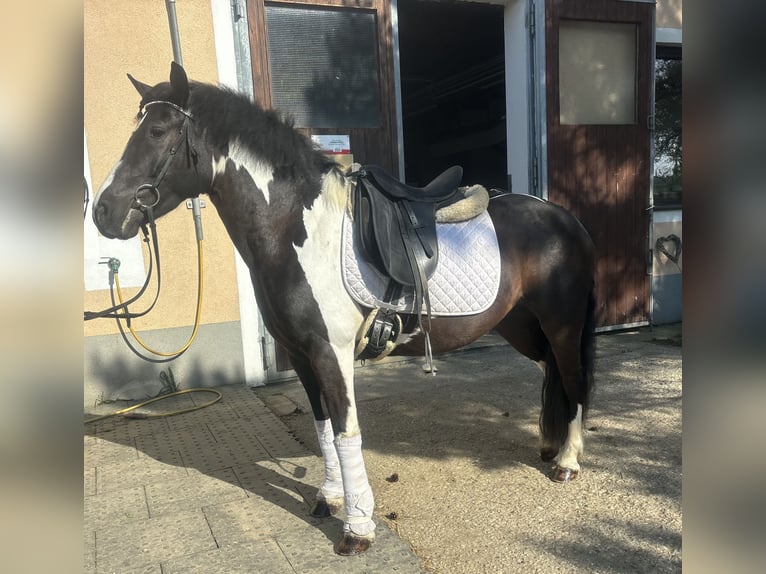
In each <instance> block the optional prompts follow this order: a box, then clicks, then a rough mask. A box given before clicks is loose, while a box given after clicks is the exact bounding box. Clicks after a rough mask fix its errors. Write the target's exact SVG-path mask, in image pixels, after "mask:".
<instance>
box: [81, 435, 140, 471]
mask: <svg viewBox="0 0 766 574" xmlns="http://www.w3.org/2000/svg"><path fill="white" fill-rule="evenodd" d="M90 438H93V439H95V440H92V441H89V442H88V443H87V444H85V445H84V449H83V462H84V463H85V466H99V465H102V464H110V463H113V462H122V461H125V460H131V459H134V458H138V452H137V451H136V447H135V444H134V443H133V441H132V440H131V441H130V443H129V444H122V443H119V442H112V441H109V440H104V439H101V438H96V437H90Z"/></svg>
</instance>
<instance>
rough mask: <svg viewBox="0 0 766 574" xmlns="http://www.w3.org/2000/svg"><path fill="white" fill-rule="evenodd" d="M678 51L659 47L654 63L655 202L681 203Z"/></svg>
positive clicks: (663, 203)
mask: <svg viewBox="0 0 766 574" xmlns="http://www.w3.org/2000/svg"><path fill="white" fill-rule="evenodd" d="M680 52H681V50H680V48H679V49H677V50H676V51H673V50H670V49H667V48H664V47H658V49H657V59H656V62H655V66H654V205H655V206H657V207H679V206H680V205H681V168H682V161H681V160H682V156H681V139H682V138H681V135H682V132H681V53H680Z"/></svg>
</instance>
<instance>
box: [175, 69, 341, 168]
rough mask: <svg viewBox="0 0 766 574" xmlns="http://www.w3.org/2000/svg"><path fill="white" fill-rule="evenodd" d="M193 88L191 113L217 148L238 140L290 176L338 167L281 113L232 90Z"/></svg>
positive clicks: (199, 85) (197, 85) (192, 84)
mask: <svg viewBox="0 0 766 574" xmlns="http://www.w3.org/2000/svg"><path fill="white" fill-rule="evenodd" d="M189 89H190V96H189V104H188V108H189V111H190V112H192V113H193V114H194V117H195V121H196V123H197V124H198V125H199V126H200V127H202V128H203V129H204V130H205V132H206V137H207V138H208V139H209V142H210V143H211V144H212V145H213V146H214V147H215V148H216V149H223V150H225V149H226V148H227V146H228V144H229V142H232V141H235V140H237V141H238V142H239V144H240V145H244V146H247V147H248V148H249V149H251V150H252V152H253V153H254V154H255V155H257V156H258V157H262V158H263V159H265V160H266V161H268V162H269V163H271V165H272V166H274V169H275V172H277V173H280V174H281V175H283V176H288V177H289V176H295V175H297V174H299V173H301V172H303V173H306V170H307V171H308V172H315V173H316V170H318V171H319V173H325V172H327V171H329V170H330V169H332V168H333V167H335V166H336V164H335V162H333V161H332V160H330V159H328V158H327V157H326V156H325V155H324V154H323V153H322V152H321V151H320V150H319V149H317V148H316V147H314V145H313V144H312V142H311V141H310V140H309V139H308V138H306V137H305V136H303V135H302V134H301V133H300V132H298V131H297V130H296V129H295V128H294V125H293V122H292V121H291V120H290V119H289V118H285V117H283V116H282V115H281V114H280V113H279V112H277V111H274V110H264V109H263V108H262V107H261V106H259V105H258V104H256V103H254V102H252V101H251V100H250V99H249V98H248V97H247V96H245V95H243V94H240V93H237V92H235V91H233V90H230V89H228V88H223V87H216V86H213V85H210V84H203V83H199V82H190V84H189Z"/></svg>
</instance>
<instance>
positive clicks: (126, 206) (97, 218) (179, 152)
mask: <svg viewBox="0 0 766 574" xmlns="http://www.w3.org/2000/svg"><path fill="white" fill-rule="evenodd" d="M128 78H130V81H131V82H132V83H133V85H134V86H135V88H136V90H138V93H139V94H140V95H141V104H140V107H139V116H138V124H137V126H136V129H135V131H134V132H133V134H132V135H131V136H130V139H129V140H128V144H127V146H126V147H125V151H124V152H123V154H122V157H121V158H120V160H119V161H118V162H117V164H116V165H115V166H114V167H113V168H112V171H111V172H110V173H109V175H108V176H107V178H106V180H105V181H104V183H103V184H102V186H101V189H99V191H98V193H97V195H96V198H95V200H94V203H93V220H94V222H95V223H96V227H97V228H98V230H99V231H100V232H101V233H102V234H103V235H105V236H106V237H109V238H118V239H128V238H130V237H133V236H134V235H136V233H138V229H139V227H140V226H141V224H142V223H143V222H144V221H145V219H146V216H147V211H148V210H152V212H153V214H154V217H160V216H162V215H164V214H166V213H168V212H169V211H171V210H172V209H173V208H175V207H176V206H177V205H178V204H179V203H181V202H182V201H183V200H185V199H188V198H190V197H196V196H198V195H199V194H200V193H202V192H204V191H206V189H202V186H201V179H200V173H199V171H198V170H199V169H202V166H201V165H199V159H200V158H199V155H198V151H197V149H196V148H195V145H194V144H195V136H196V134H195V129H194V125H193V117H192V114H191V113H190V112H189V110H188V108H187V105H188V103H189V81H188V79H187V77H186V72H185V71H184V69H183V68H182V67H181V66H179V65H178V64H176V63H175V62H173V63H172V64H171V69H170V82H169V83H168V82H163V83H160V84H157V85H156V86H148V85H146V84H143V83H141V82H139V81H137V80H136V79H134V78H133V77H132V76H131V75H130V74H128Z"/></svg>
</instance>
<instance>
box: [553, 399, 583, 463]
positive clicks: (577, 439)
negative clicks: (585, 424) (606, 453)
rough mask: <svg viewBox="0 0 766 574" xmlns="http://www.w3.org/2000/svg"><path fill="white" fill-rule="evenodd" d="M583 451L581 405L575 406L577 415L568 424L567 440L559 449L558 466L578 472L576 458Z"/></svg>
mask: <svg viewBox="0 0 766 574" xmlns="http://www.w3.org/2000/svg"><path fill="white" fill-rule="evenodd" d="M582 451H583V441H582V405H579V404H578V405H577V415H575V418H574V419H573V420H572V422H571V423H569V429H568V430H567V440H566V441H564V445H563V446H562V447H561V451H560V452H559V456H558V464H559V466H561V467H563V468H570V469H572V470H580V463H579V462H578V460H577V459H578V458H579V457H580V455H581V454H582Z"/></svg>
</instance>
